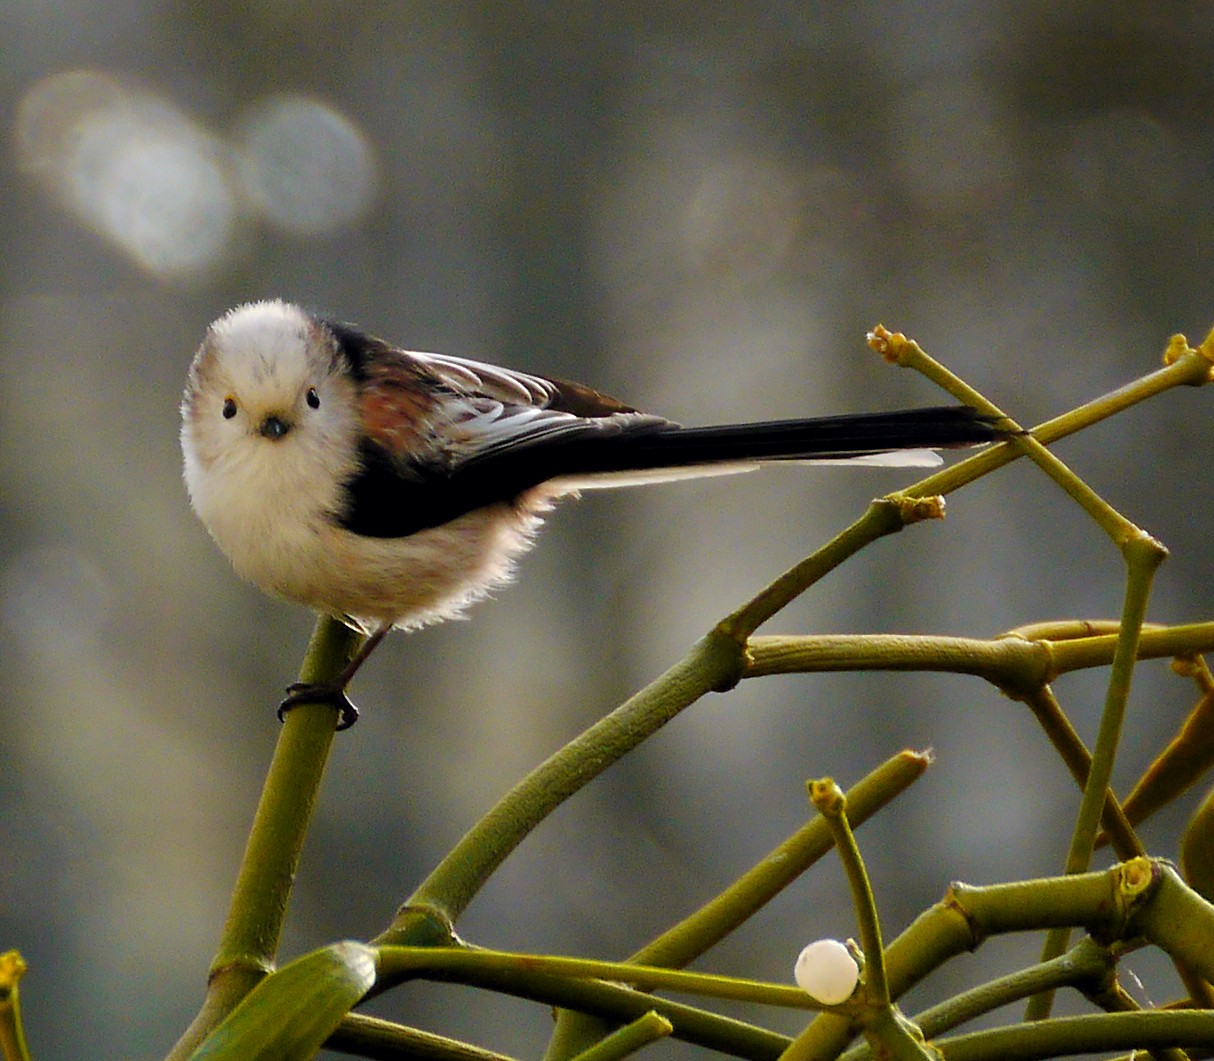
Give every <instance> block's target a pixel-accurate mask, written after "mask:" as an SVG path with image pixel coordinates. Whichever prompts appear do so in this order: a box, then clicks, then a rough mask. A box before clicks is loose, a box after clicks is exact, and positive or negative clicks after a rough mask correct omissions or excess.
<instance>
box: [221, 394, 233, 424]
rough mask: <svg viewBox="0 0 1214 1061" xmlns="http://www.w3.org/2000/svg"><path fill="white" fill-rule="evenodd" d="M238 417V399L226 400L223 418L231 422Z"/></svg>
mask: <svg viewBox="0 0 1214 1061" xmlns="http://www.w3.org/2000/svg"><path fill="white" fill-rule="evenodd" d="M235 415H236V399H235V398H224V400H223V418H224V419H225V420H231V419H232V417H234V416H235Z"/></svg>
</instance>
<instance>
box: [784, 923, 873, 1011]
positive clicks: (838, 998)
mask: <svg viewBox="0 0 1214 1061" xmlns="http://www.w3.org/2000/svg"><path fill="white" fill-rule="evenodd" d="M793 975H794V977H795V978H796V981H797V985H798V986H799V987H800V988H801V990H802V991H804V992H805V993H806V994H808V995H811V996H812V997H813V998H815V999H817V1000H818V1001H819V1002H821V1003H823V1004H824V1005H827V1006H835V1005H838V1004H839V1003H840V1002H846V1001H847V1000H848V999H849V998H851V995H852V992H853V991H855V989H856V984H858V983H859V982H860V966H859V965H857V964H856V959H855V958H853V957H852V954H851V951H849V950H848V949H847V947H846V945H844V944H842V943H840V942H839V941H838V940H837V939H820V940H816V941H815V942H813V943H811V944H810V945H809V946H808V947H806V948H805V949H804V950H803V951H801V953H800V955H799V956H798V958H797V965H796V969H795V970H794V972H793Z"/></svg>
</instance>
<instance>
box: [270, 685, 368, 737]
mask: <svg viewBox="0 0 1214 1061" xmlns="http://www.w3.org/2000/svg"><path fill="white" fill-rule="evenodd" d="M317 703H320V704H332V705H333V707H335V708H337V731H338V732H341V731H342V730H343V729H349V728H350V727H351V726H352V725H354V723H355V722H357V721H358V708H357V707H355V706H354V704H352V703H351V702H350V698H349V697H348V696H346V691H345V689H344V688H340V687H336V686H332V685H325V684H324V683H323V682H295V684H294V685H288V686H287V695H286V696H285V697H283V700H282V703H280V704H279V705H278V721H279V722H285V721H286V720H287V712H288V711H290V710H291V708H293V707H297V706H298V705H299V704H317Z"/></svg>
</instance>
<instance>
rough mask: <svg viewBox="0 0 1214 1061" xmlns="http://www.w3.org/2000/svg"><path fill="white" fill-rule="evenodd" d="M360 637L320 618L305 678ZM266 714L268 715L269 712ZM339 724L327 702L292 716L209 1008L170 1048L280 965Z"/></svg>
mask: <svg viewBox="0 0 1214 1061" xmlns="http://www.w3.org/2000/svg"><path fill="white" fill-rule="evenodd" d="M357 642H358V635H357V634H356V633H354V632H353V631H352V630H350V629H349V628H347V627H346V626H344V625H342V624H341V623H339V622H337V621H336V620H335V619H329V618H323V617H322V618H321V619H320V620H319V621H318V622H317V624H316V628H315V631H314V632H313V634H312V640H311V642H310V643H309V645H308V651H307V654H306V656H305V657H304V662H303V666H302V668H301V670H300V681H303V682H309V683H311V682H323V681H326V680H329V679H332V678H334V677H336V676H337V675H338V674H339V673H340V672H341V669H342V667H343V666H345V663H346V660H347V659H348V658H349V656H350V653H351V651H352V649H353V648H354V647H355V645H356V644H357ZM269 717H270V716H269V714H268V713H267V718H269ZM335 727H336V714H335V709H334V708H333V707H332V706H331V705H329V704H321V703H316V704H308V703H302V704H300V705H299V706H297V707H295V708H293V709H292V710H291V711H290V712H288V713H287V715H286V720H285V722H284V723H283V726H282V730H281V732H280V733H279V737H278V745H277V747H276V748H275V749H274V757H273V759H272V760H271V762H270V768H269V771H268V772H267V774H266V780H265V785H264V787H263V788H262V793H261V802H260V803H259V804H258V806H257V812H256V814H255V816H254V818H253V827H252V829H251V830H250V832H249V838H248V841H247V843H246V846H245V852H244V858H243V859H242V861H241V864H240V872H239V874H238V875H237V878H236V887H235V889H234V890H233V893H232V900H231V904H230V906H229V908H228V917H227V921H226V922H225V923H224V927H223V933H222V936H221V937H220V943H219V948H218V951H217V952H216V954H215V958H214V960H213V961H212V962H211V971H210V978H209V980H208V984H207V997H206V1000H205V1002H204V1003H203V1008H202V1010H201V1012H200V1013H199V1014H198V1016H197V1017H196V1018H195V1020H194V1022H193V1023H192V1024H191V1025H190V1027H189V1028H188V1029H187V1030H186V1033H185V1034H184V1035H183V1036H182V1038H181V1039H180V1040H179V1041H178V1043H177V1045H176V1046H175V1047H174V1048H173V1051H172V1053H170V1054H169V1061H179V1059H182V1058H185V1057H188V1056H189V1054H190V1053H191V1052H192V1050H193V1049H194V1047H195V1046H196V1045H197V1044H198V1043H199V1042H201V1041H202V1039H204V1038H205V1037H206V1035H207V1034H208V1033H209V1032H210V1031H211V1030H212V1029H213V1028H214V1027H215V1026H216V1025H217V1024H218V1023H219V1022H220V1021H221V1020H222V1019H223V1018H224V1017H226V1016H227V1014H228V1013H230V1012H231V1011H232V1010H233V1009H234V1008H235V1007H236V1005H237V1004H238V1003H239V1002H240V1000H241V999H243V998H244V996H245V995H247V994H248V993H249V991H251V990H252V989H253V987H254V986H255V985H256V984H257V983H258V981H260V980H261V978H262V977H263V976H265V975H266V973H268V972H270V971H271V970H272V969H273V968H274V962H275V958H276V955H277V953H278V942H279V939H280V937H281V935H282V925H283V920H284V919H285V917H286V913H287V905H288V903H289V901H290V897H291V888H292V885H293V883H294V880H295V871H296V869H297V868H298V866H299V856H300V852H301V850H302V849H303V843H304V837H305V836H306V835H307V831H308V826H309V824H310V823H311V820H312V810H313V808H314V806H315V804H316V797H317V793H318V791H319V789H320V783H321V779H322V777H323V776H324V770H325V763H326V762H327V761H328V757H329V749H330V747H331V746H332V743H333V734H334V732H335Z"/></svg>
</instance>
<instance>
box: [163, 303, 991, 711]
mask: <svg viewBox="0 0 1214 1061" xmlns="http://www.w3.org/2000/svg"><path fill="white" fill-rule="evenodd" d="M182 417H183V421H184V423H183V426H182V431H181V444H182V449H183V451H184V454H185V481H186V485H187V487H188V489H189V493H190V499H191V501H192V503H193V506H194V510H195V511H196V512H197V513H198V515H199V517H200V518H201V519H202V522H203V523H204V524H206V527H207V530H209V531H210V533H211V535H212V537H213V538H214V539H215V541H216V542H217V543H218V544H219V547H220V549H222V550H223V552H224V553H226V554H227V556H228V558H229V559H230V560H231V561H232V564H233V566H234V567H235V568H236V571H237V573H238V574H239V575H241V576H242V577H243V578H246V579H248V580H249V581H251V582H254V583H256V584H257V585H258V586H260V587H261V588H262V589H263V590H266V591H267V592H269V593H272V594H277V595H279V596H282V597H286V598H287V599H288V600H292V601H297V602H298V603H300V604H306V605H307V606H308V607H310V608H314V609H316V610H317V611H320V612H325V613H328V614H330V615H333V616H336V617H338V618H340V619H342V620H343V621H345V622H346V623H348V624H349V625H351V626H352V627H355V628H357V629H359V630H361V631H362V632H363V633H365V634H366V635H367V636H366V640H365V641H364V642H363V644H362V647H361V648H360V650H359V651H358V652H357V653H356V654H355V656H354V657H353V658H352V659H351V661H350V663H349V665H348V666H347V667H346V669H345V670H344V671H343V672H342V673H341V674H340V675H339V676H338V678H337V679H336V680H335V681H334V682H333V683H331V684H330V685H326V686H307V687H302V686H292V687H291V688H290V689H289V690H288V694H289V695H288V696H287V699H286V700H284V701H283V704H282V707H281V708H280V714H281V711H282V710H286V709H287V708H289V707H291V706H293V705H294V704H296V703H300V702H302V701H305V700H315V699H325V700H328V701H329V702H331V703H333V704H334V705H335V706H336V707H337V708H338V709H339V711H340V720H339V722H340V724H339V728H344V727H345V726H348V725H350V724H352V723H353V721H354V720H355V718H357V711H356V710H355V709H354V706H353V705H352V704H351V703H350V702H349V700H348V699H347V698H346V696H345V691H344V690H345V687H346V685H347V684H348V683H349V681H350V679H351V678H352V677H353V675H354V672H355V671H356V670H357V669H358V667H359V665H360V664H361V663H362V662H363V661H364V660H365V659H366V658H367V656H368V655H369V654H370V652H371V650H372V649H373V648H374V647H375V645H376V644H378V642H379V641H380V639H381V638H382V637H383V636H384V635H385V634H386V633H387V632H388V631H389V630H390V629H392V628H393V627H401V628H404V629H408V628H411V627H417V626H422V625H424V624H426V623H431V622H437V621H439V620H441V619H446V618H450V617H451V616H454V615H457V614H459V613H460V612H461V611H463V610H464V609H465V608H466V607H467V606H468V605H469V604H471V603H473V602H474V601H477V600H479V599H481V598H483V597H485V596H486V595H487V594H488V593H489V592H490V591H491V590H493V589H494V588H496V587H498V586H500V585H501V584H502V583H503V582H505V581H506V580H507V579H508V578H509V576H510V571H511V567H512V565H513V563H514V561H515V560H516V559H517V558H518V557H519V556H520V555H521V554H522V553H524V552H525V551H526V550H527V549H529V548H530V547H531V545H532V542H533V539H534V537H535V533H536V531H537V529H538V528H539V526H540V523H541V519H542V516H543V515H544V513H546V512H547V511H548V509H549V508H551V506H552V504H553V502H554V501H556V500H557V499H558V498H560V497H562V496H564V495H567V494H570V493H573V492H575V491H577V490H580V489H586V488H590V487H600V486H624V485H631V484H636V483H642V482H652V481H659V480H670V479H678V478H685V477H689V476H695V475H712V474H723V473H726V472H736V471H745V470H749V469H751V468H755V467H758V466H759V465H760V464H762V463H764V462H767V461H789V460H793V461H804V460H829V461H832V462H836V463H837V462H839V461H845V460H850V461H863V462H866V463H882V464H907V465H923V464H934V463H939V457H938V456H936V455H935V454H934V453H932V452H930V450H931V449H935V448H939V447H953V446H966V445H972V444H976V443H981V442H988V441H991V440H992V439H994V438H996V437H997V432H996V431H995V430H994V428H993V427H992V426H991V424H990V423H988V422H987V421H986V420H984V419H983V418H982V417H980V416H978V415H977V414H975V413H974V411H973V410H971V409H968V408H965V407H948V408H931V409H915V410H909V411H905V412H894V413H876V414H871V415H858V416H835V417H821V418H813V419H806V420H784V421H774V422H771V423H757V424H734V425H728V426H722V427H700V428H685V427H680V426H679V425H678V424H675V423H672V422H671V421H669V420H664V419H662V418H661V417H658V416H650V415H647V414H645V413H641V412H637V411H636V410H634V409H632V408H630V407H628V406H626V405H624V404H622V403H620V402H618V401H616V400H615V399H613V398H608V397H605V396H604V395H602V394H598V393H597V392H595V391H593V390H590V389H589V388H588V387H584V386H581V385H580V384H576V383H566V382H563V381H559V380H552V379H545V378H544V377H541V376H534V375H531V374H529V373H525V372H515V371H512V370H510V369H504V368H497V367H495V366H493V365H486V364H481V363H479V362H476V361H466V360H463V359H461V358H456V357H445V356H442V355H439V354H421V353H407V352H406V351H404V350H400V349H397V348H396V347H394V346H392V345H390V344H388V343H386V342H383V341H382V340H380V339H375V338H372V337H370V336H368V335H365V334H364V333H362V332H361V331H358V330H357V329H355V328H354V327H351V326H350V325H348V324H340V323H337V322H335V321H331V320H327V319H324V318H320V317H316V316H313V315H312V314H310V313H307V312H305V311H304V310H302V309H300V308H299V307H298V306H295V305H292V304H290V303H287V302H281V301H273V302H256V303H252V304H249V305H245V306H240V307H238V308H236V309H233V310H231V311H230V312H229V313H227V314H226V315H225V316H223V317H221V318H220V319H219V320H217V321H216V322H215V323H214V324H212V325H211V327H210V329H209V330H208V331H207V334H206V338H205V339H204V340H203V342H202V345H201V346H200V347H199V349H198V353H197V354H196V355H195V357H194V362H193V364H192V365H191V367H190V374H189V383H188V386H187V388H186V392H185V399H184V401H183V403H182Z"/></svg>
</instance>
